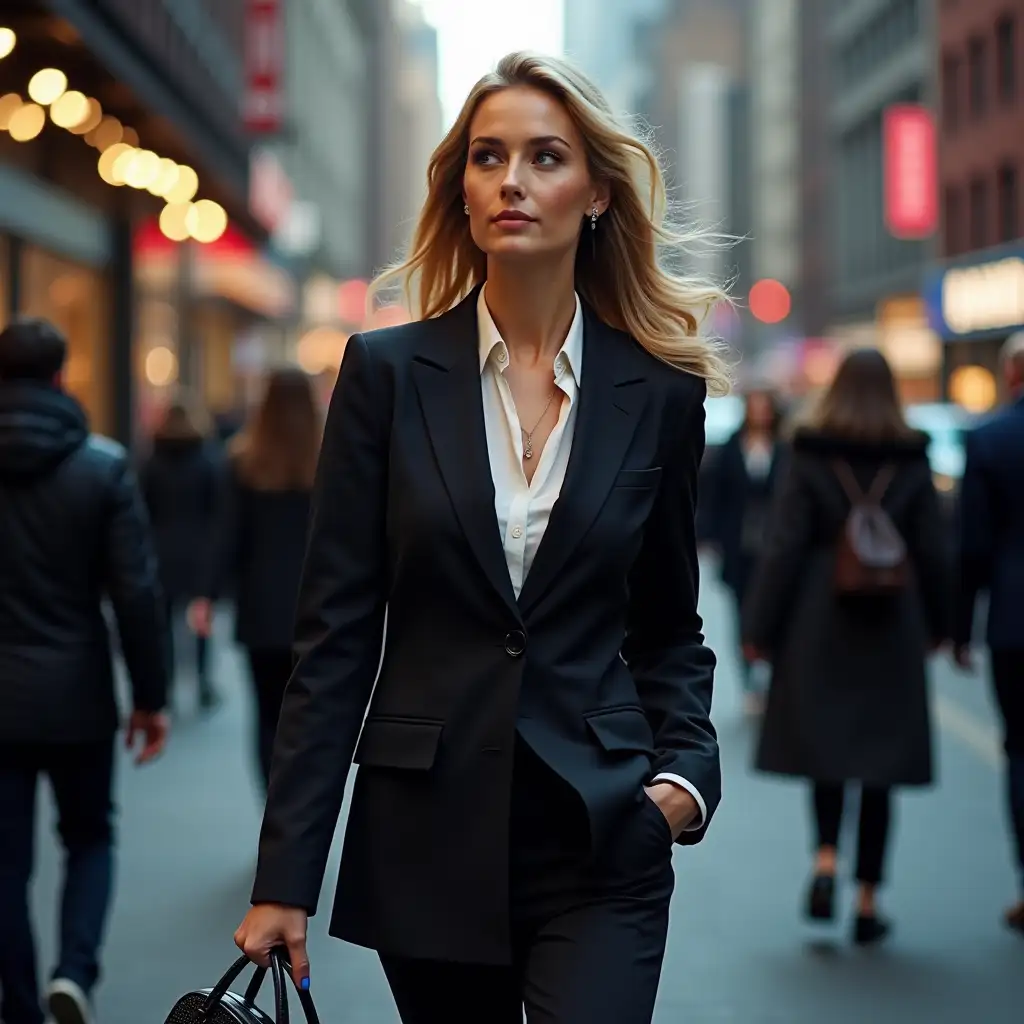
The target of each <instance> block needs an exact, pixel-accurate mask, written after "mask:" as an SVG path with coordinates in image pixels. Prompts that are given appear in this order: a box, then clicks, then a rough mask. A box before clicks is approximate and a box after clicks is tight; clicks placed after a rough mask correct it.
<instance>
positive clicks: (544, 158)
mask: <svg viewBox="0 0 1024 1024" xmlns="http://www.w3.org/2000/svg"><path fill="white" fill-rule="evenodd" d="M561 161H562V158H561V157H560V156H559V155H558V154H557V153H555V152H553V151H552V150H550V149H545V150H542V151H541V152H540V153H538V154H537V162H538V163H539V164H544V165H546V166H550V165H551V164H557V163H561Z"/></svg>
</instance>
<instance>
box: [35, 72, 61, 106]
mask: <svg viewBox="0 0 1024 1024" xmlns="http://www.w3.org/2000/svg"><path fill="white" fill-rule="evenodd" d="M67 87H68V76H67V75H65V74H64V72H63V71H59V70H58V69H57V68H43V70H42V71H37V72H36V73H35V74H34V75H33V76H32V78H31V79H30V80H29V83H28V94H29V96H31V97H32V99H33V100H35V101H36V103H38V104H39V105H40V106H43V107H48V106H49V105H50V104H51V103H53V102H55V101H56V100H59V99H60V98H61V96H63V95H64V90H65V89H67Z"/></svg>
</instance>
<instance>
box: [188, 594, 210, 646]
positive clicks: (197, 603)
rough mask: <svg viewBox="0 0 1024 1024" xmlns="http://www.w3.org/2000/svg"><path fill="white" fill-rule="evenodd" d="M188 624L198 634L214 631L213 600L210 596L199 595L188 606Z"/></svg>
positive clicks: (205, 634) (203, 634)
mask: <svg viewBox="0 0 1024 1024" xmlns="http://www.w3.org/2000/svg"><path fill="white" fill-rule="evenodd" d="M188 625H189V628H190V629H191V630H192V632H193V633H195V635H196V636H204V637H208V636H210V635H211V634H212V633H213V602H212V601H211V600H210V599H209V598H208V597H197V598H196V599H195V600H194V601H193V602H192V603H191V604H190V605H189V606H188Z"/></svg>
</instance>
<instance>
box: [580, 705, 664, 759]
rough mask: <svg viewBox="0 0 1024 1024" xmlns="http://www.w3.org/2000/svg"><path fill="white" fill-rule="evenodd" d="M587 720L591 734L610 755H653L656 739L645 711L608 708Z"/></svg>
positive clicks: (591, 713)
mask: <svg viewBox="0 0 1024 1024" xmlns="http://www.w3.org/2000/svg"><path fill="white" fill-rule="evenodd" d="M584 717H585V719H586V722H587V728H588V729H589V730H590V732H591V734H592V735H593V736H594V738H595V739H596V740H597V742H598V743H599V744H600V745H601V746H602V747H603V748H604V749H605V750H607V751H608V752H609V753H620V752H621V753H629V754H651V753H653V752H654V735H653V734H652V732H651V726H650V723H649V722H648V721H647V716H646V715H645V714H644V712H643V709H642V708H640V707H632V706H628V707H619V708H608V709H607V710H604V709H602V710H601V711H591V712H590V713H589V714H587V715H585V716H584Z"/></svg>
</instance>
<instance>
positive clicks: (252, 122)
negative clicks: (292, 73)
mask: <svg viewBox="0 0 1024 1024" xmlns="http://www.w3.org/2000/svg"><path fill="white" fill-rule="evenodd" d="M285 45H286V43H285V27H284V4H283V2H282V0H248V7H247V9H246V15H245V100H244V109H243V111H242V116H243V119H244V120H245V126H246V128H248V129H249V131H250V132H253V133H254V134H259V135H266V134H270V133H273V132H279V131H280V130H281V128H282V126H283V123H284V110H285V78H284V60H285Z"/></svg>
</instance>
